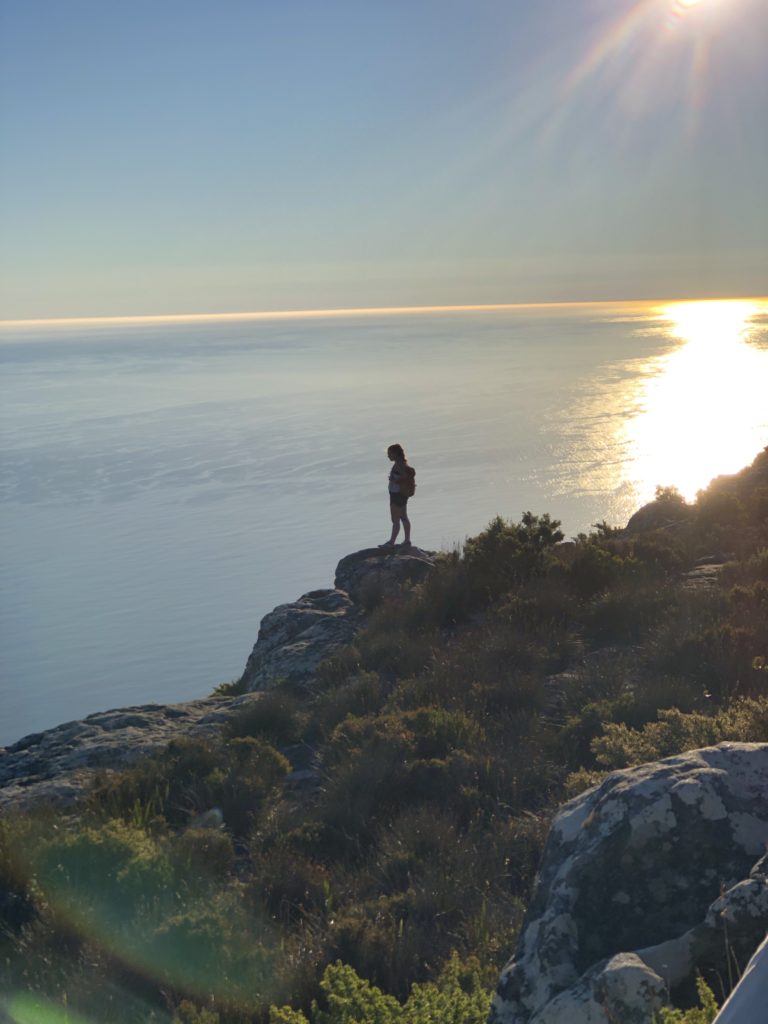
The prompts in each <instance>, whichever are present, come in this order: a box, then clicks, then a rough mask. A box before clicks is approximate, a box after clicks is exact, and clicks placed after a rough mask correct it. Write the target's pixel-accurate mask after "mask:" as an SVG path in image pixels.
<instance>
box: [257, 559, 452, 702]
mask: <svg viewBox="0 0 768 1024" xmlns="http://www.w3.org/2000/svg"><path fill="white" fill-rule="evenodd" d="M434 557H435V556H434V554H433V553H431V552H426V551H421V550H420V549H419V548H392V549H382V548H365V549H364V550H363V551H356V552H354V553H353V554H351V555H347V556H346V558H342V560H341V561H340V562H339V564H338V566H337V567H336V576H335V580H334V583H335V586H334V589H333V590H313V591H312V592H311V593H309V594H304V595H303V597H300V598H299V599H298V601H293V602H291V603H290V604H282V605H279V606H278V607H277V608H275V609H274V610H273V611H271V612H269V614H268V615H265V616H264V618H263V619H262V620H261V625H260V627H259V635H258V639H257V640H256V644H255V646H254V648H253V651H252V652H251V654H250V656H249V658H248V661H247V663H246V666H245V672H244V673H243V680H244V682H245V684H246V687H247V689H248V690H249V691H254V690H266V689H269V688H270V687H272V686H274V685H275V684H277V683H279V682H282V681H284V680H288V681H290V682H303V681H306V680H309V679H311V677H312V676H313V675H314V673H315V672H316V671H317V669H318V666H319V665H320V663H321V662H322V661H324V660H325V659H326V658H328V657H329V656H330V655H332V654H333V653H334V652H335V651H337V650H338V649H339V648H340V647H343V646H344V645H345V644H348V643H349V642H350V641H351V640H352V639H353V638H354V636H355V634H356V633H357V631H358V630H359V629H360V627H361V626H362V624H363V622H364V620H365V613H366V608H368V607H370V606H371V605H372V604H374V603H375V602H376V601H377V600H379V599H380V598H381V597H385V596H388V597H393V596H395V595H396V594H397V593H399V592H400V590H401V589H402V587H403V586H404V585H405V584H409V583H417V582H420V581H421V580H423V579H424V578H425V577H426V576H427V575H428V574H429V572H430V571H431V570H432V568H433V567H434V564H435V562H434Z"/></svg>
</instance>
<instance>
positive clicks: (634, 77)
mask: <svg viewBox="0 0 768 1024" xmlns="http://www.w3.org/2000/svg"><path fill="white" fill-rule="evenodd" d="M616 6H617V7H619V8H620V9H621V13H620V14H618V15H617V16H616V17H615V18H613V19H612V20H611V21H610V22H608V23H607V24H606V25H605V26H604V28H603V30H602V32H600V33H599V34H598V35H596V36H595V38H594V39H593V42H592V45H591V47H590V48H589V49H588V50H587V51H586V52H585V53H584V54H583V55H582V57H581V59H580V60H579V62H578V63H577V64H576V66H575V67H573V68H572V69H571V72H570V74H569V75H568V76H567V78H566V81H565V95H564V97H563V98H564V100H567V99H570V98H573V97H574V96H575V95H576V93H578V92H580V91H581V89H582V88H586V87H589V86H590V85H591V86H592V87H594V88H595V89H596V90H597V91H598V92H602V94H603V97H604V99H605V100H608V102H609V104H610V106H611V107H615V108H617V110H619V111H620V112H621V113H622V114H623V115H625V116H626V115H630V116H634V117H638V116H641V115H644V114H647V113H649V112H650V111H651V110H653V109H655V108H657V107H660V106H661V107H668V106H669V105H670V103H671V102H672V101H674V102H676V103H677V104H678V106H679V109H680V113H681V116H682V119H683V125H684V127H685V129H686V131H687V132H690V131H692V130H694V129H695V128H696V127H697V126H698V123H699V122H698V117H699V111H700V109H701V108H702V106H703V99H704V97H705V96H706V95H707V93H708V92H709V91H710V89H711V88H712V87H713V86H714V81H713V77H712V71H711V68H712V64H713V61H712V57H713V54H714V52H715V51H716V50H718V49H720V48H721V47H725V48H726V49H727V48H729V47H730V48H732V47H733V38H731V36H732V32H731V29H734V28H736V27H738V21H737V20H734V16H735V14H736V13H737V11H738V2H737V0H736V2H733V3H724V2H722V0H634V2H632V3H622V4H620V5H616ZM731 12H733V15H734V16H732V13H731ZM726 28H728V32H726V31H725V30H726ZM727 37H728V41H726V38H727ZM743 59H746V56H745V55H743Z"/></svg>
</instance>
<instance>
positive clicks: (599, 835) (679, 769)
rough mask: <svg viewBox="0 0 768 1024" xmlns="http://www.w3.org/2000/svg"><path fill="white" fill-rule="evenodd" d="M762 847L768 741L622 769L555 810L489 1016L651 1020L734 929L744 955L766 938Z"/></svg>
mask: <svg viewBox="0 0 768 1024" xmlns="http://www.w3.org/2000/svg"><path fill="white" fill-rule="evenodd" d="M766 844H768V744H750V743H723V744H720V745H719V746H717V747H708V748H706V749H703V750H696V751H691V752H689V753H687V754H681V755H678V756H676V757H669V758H666V759H665V760H663V761H659V762H655V763H652V764H647V765H642V766H640V767H638V768H632V769H627V770H625V771H621V772H614V773H613V774H611V775H610V776H608V778H606V779H605V780H604V781H603V783H602V784H601V785H600V786H597V787H595V788H593V789H591V790H588V791H587V792H586V793H583V794H582V795H581V796H579V797H577V798H576V799H574V800H572V801H570V803H568V804H566V805H565V806H564V807H563V809H562V810H561V811H560V813H559V814H558V816H557V817H556V819H555V821H554V823H553V825H552V829H551V832H550V836H549V839H548V841H547V845H546V849H545V852H544V857H543V861H542V864H541V867H540V870H539V874H538V876H537V880H536V884H535V887H534V893H533V898H532V900H531V903H530V905H529V908H528V912H527V914H526V920H525V923H524V926H523V931H522V933H521V937H520V941H519V944H518V948H517V951H516V953H515V955H514V957H513V958H512V960H511V961H510V962H509V964H508V965H507V966H506V967H505V969H504V971H503V973H502V976H501V980H500V982H499V987H498V991H497V994H496V997H495V999H494V1002H493V1006H492V1010H491V1017H490V1020H491V1021H492V1022H494V1024H566V1022H567V1024H592V1022H598V1021H600V1022H603V1021H605V1020H606V1019H608V1020H617V1021H618V1020H620V1021H622V1024H651V1021H652V1017H653V1012H654V1010H655V1009H657V1008H658V1007H659V1006H660V1005H662V1002H663V1000H664V999H665V997H666V995H667V993H668V992H669V990H670V989H674V988H675V987H676V986H678V985H681V984H684V983H686V982H688V981H689V979H691V977H692V975H693V974H694V973H695V971H696V970H697V969H706V968H711V967H716V966H718V963H719V961H720V959H721V957H722V955H723V950H724V949H725V948H726V941H725V940H726V938H727V944H728V945H730V947H731V948H732V950H733V951H734V953H735V955H736V956H737V957H738V959H739V961H740V962H741V963H744V962H745V961H746V959H747V957H748V956H749V954H750V953H751V952H752V951H753V950H754V948H755V947H756V945H757V944H758V943H759V941H760V940H761V939H762V937H763V935H764V933H765V930H766V926H767V925H768V857H766V856H764V854H765V850H766ZM759 858H761V859H759ZM755 862H757V863H755ZM726 929H727V936H726V935H725V934H724V931H725V930H726ZM721 969H722V970H723V971H725V966H724V965H722V967H721Z"/></svg>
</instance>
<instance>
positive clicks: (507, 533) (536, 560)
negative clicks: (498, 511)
mask: <svg viewBox="0 0 768 1024" xmlns="http://www.w3.org/2000/svg"><path fill="white" fill-rule="evenodd" d="M563 537H564V535H563V533H562V532H561V530H560V523H559V522H558V521H557V520H556V519H551V518H550V516H549V515H547V514H544V515H542V516H536V515H533V514H532V513H531V512H526V513H524V515H523V517H522V519H521V520H520V522H519V523H513V522H508V521H506V520H504V519H502V518H501V516H497V517H496V518H495V519H493V520H491V522H490V523H489V524H488V527H487V528H486V529H485V530H484V531H483V533H480V534H478V535H477V537H471V538H469V539H468V540H467V541H466V543H465V545H464V563H465V565H466V567H467V570H468V573H469V579H468V583H469V585H470V587H471V588H472V589H475V590H478V591H484V592H486V593H487V595H488V596H489V597H493V596H494V595H497V594H500V593H503V592H504V591H506V590H509V589H510V588H511V587H512V586H513V585H516V584H520V583H524V582H526V581H527V580H529V579H531V577H533V576H536V575H539V574H541V573H543V572H544V570H545V568H546V566H547V565H548V564H549V563H550V557H551V549H552V548H553V547H554V545H555V544H558V543H559V542H560V541H561V540H563Z"/></svg>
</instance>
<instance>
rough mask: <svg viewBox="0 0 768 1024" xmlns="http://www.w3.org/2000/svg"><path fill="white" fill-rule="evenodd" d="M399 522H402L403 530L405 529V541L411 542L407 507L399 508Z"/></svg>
mask: <svg viewBox="0 0 768 1024" xmlns="http://www.w3.org/2000/svg"><path fill="white" fill-rule="evenodd" d="M400 522H401V523H402V524H403V530H404V531H405V543H406V544H410V543H411V520H410V519H409V518H408V507H407V506H406V507H405V508H401V509H400Z"/></svg>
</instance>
